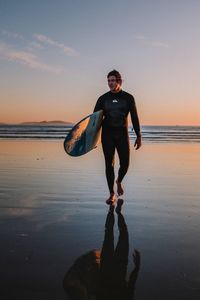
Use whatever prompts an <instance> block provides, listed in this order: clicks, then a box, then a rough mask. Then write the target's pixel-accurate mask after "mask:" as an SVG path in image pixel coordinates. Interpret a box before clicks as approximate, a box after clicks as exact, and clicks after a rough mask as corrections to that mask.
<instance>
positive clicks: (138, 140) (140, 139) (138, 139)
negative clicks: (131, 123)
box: [134, 136, 142, 150]
mask: <svg viewBox="0 0 200 300" xmlns="http://www.w3.org/2000/svg"><path fill="white" fill-rule="evenodd" d="M141 146H142V137H141V136H138V137H137V138H136V140H135V144H134V147H136V148H135V150H137V149H139V148H140V147H141Z"/></svg>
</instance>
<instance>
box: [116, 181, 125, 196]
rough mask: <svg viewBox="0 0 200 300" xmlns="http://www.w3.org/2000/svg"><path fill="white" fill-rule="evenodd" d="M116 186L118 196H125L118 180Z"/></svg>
mask: <svg viewBox="0 0 200 300" xmlns="http://www.w3.org/2000/svg"><path fill="white" fill-rule="evenodd" d="M116 184H117V194H118V195H119V196H121V195H123V194H124V190H123V188H122V184H121V182H118V181H117V180H116Z"/></svg>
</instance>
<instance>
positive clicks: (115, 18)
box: [0, 0, 200, 125]
mask: <svg viewBox="0 0 200 300" xmlns="http://www.w3.org/2000/svg"><path fill="white" fill-rule="evenodd" d="M199 28H200V1H199V0H168V1H165V0H132V1H131V0H123V1H122V0H121V1H119V0H115V1H114V0H110V1H109V0H101V1H96V0H84V1H83V0H73V1H72V0H71V1H70V0H57V1H53V0H40V1H39V0H35V1H31V0H18V1H13V0H0V91H1V92H0V107H1V109H0V122H5V123H18V122H25V121H29V122H31V121H42V120H47V121H50V120H63V121H69V122H78V121H79V120H80V119H82V118H83V117H85V116H86V115H88V114H90V113H91V112H92V111H93V108H94V106H95V103H96V101H97V99H98V97H99V96H100V95H102V94H104V93H106V92H107V91H108V86H107V78H106V76H107V73H108V72H109V71H111V70H112V69H117V70H118V71H119V72H120V73H121V74H122V77H123V85H122V89H123V90H125V91H127V92H129V93H131V94H133V96H134V98H135V101H136V105H137V110H138V114H139V118H140V123H141V124H142V125H200V101H199V100H200V84H199V78H200V59H199V58H200V54H199V53H200V30H199Z"/></svg>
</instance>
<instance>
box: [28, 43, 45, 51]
mask: <svg viewBox="0 0 200 300" xmlns="http://www.w3.org/2000/svg"><path fill="white" fill-rule="evenodd" d="M29 47H30V48H36V49H40V50H41V49H44V46H42V45H41V44H40V43H37V42H30V43H29Z"/></svg>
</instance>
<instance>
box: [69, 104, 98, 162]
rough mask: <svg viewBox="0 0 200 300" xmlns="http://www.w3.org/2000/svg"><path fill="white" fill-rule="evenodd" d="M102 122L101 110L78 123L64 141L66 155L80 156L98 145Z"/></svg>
mask: <svg viewBox="0 0 200 300" xmlns="http://www.w3.org/2000/svg"><path fill="white" fill-rule="evenodd" d="M102 120H103V110H99V111H97V112H94V113H93V114H90V115H88V116H86V117H85V118H83V119H82V120H81V121H80V122H78V123H77V124H76V125H75V126H74V127H73V128H72V129H71V130H70V132H69V133H68V135H67V136H66V138H65V140H64V149H65V151H66V153H67V154H69V155H71V156H81V155H84V154H86V153H88V152H89V151H91V150H92V149H94V148H95V147H96V145H97V143H98V139H99V135H100V131H101V123H102Z"/></svg>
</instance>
